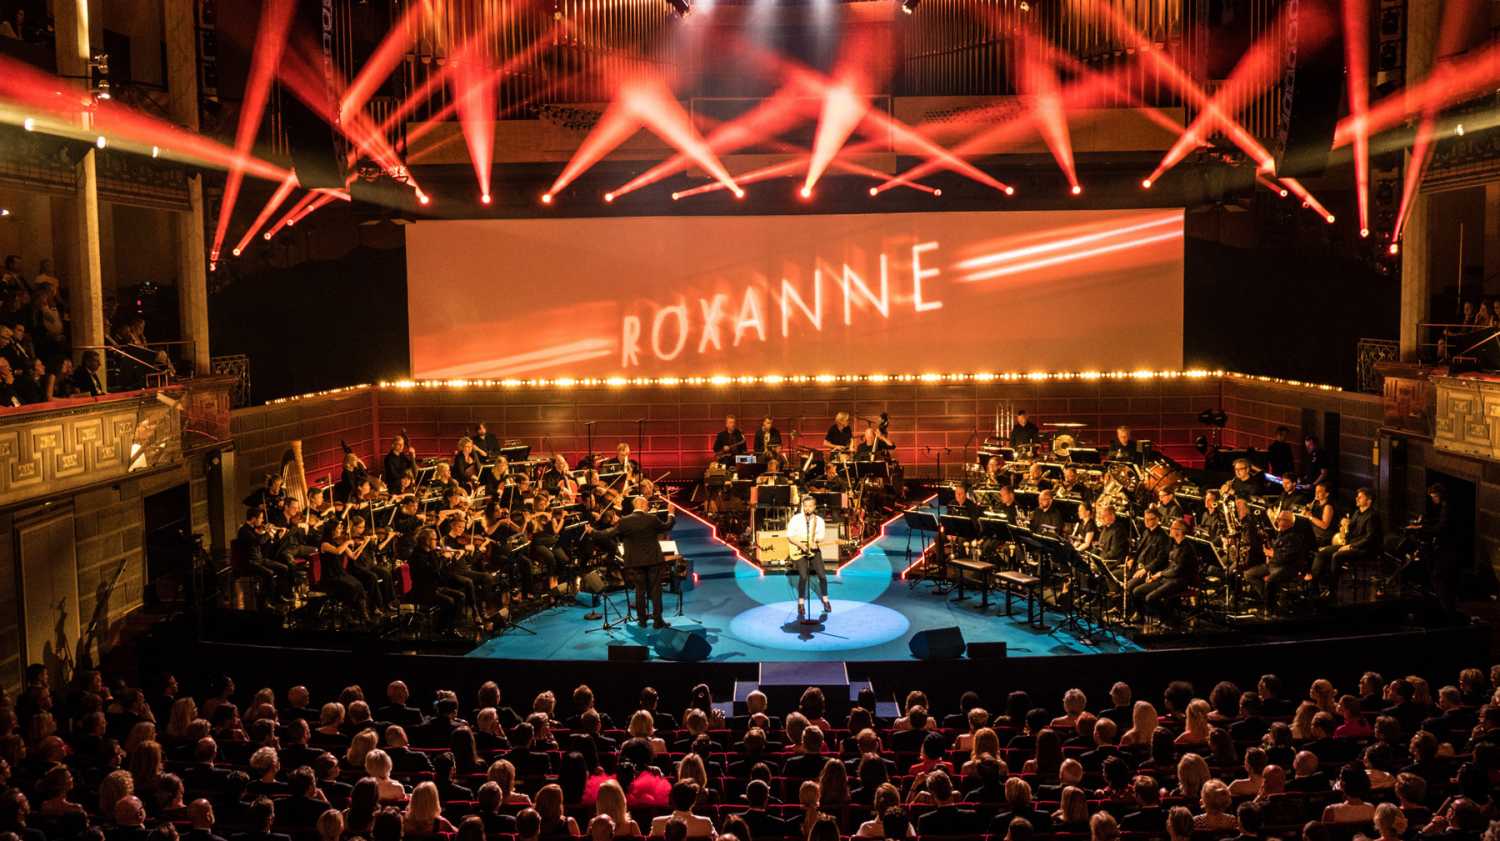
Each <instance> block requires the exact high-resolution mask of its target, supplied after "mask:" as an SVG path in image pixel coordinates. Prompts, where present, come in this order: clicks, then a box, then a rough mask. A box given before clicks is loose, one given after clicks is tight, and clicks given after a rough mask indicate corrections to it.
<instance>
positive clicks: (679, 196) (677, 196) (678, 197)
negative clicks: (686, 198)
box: [672, 193, 682, 201]
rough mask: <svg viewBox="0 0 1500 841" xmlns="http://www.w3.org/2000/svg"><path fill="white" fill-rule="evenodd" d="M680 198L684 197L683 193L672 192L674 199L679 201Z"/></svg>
mask: <svg viewBox="0 0 1500 841" xmlns="http://www.w3.org/2000/svg"><path fill="white" fill-rule="evenodd" d="M680 198H682V194H681V193H673V194H672V201H677V200H678V199H680Z"/></svg>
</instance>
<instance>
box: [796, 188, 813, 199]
mask: <svg viewBox="0 0 1500 841" xmlns="http://www.w3.org/2000/svg"><path fill="white" fill-rule="evenodd" d="M797 194H798V195H800V196H802V198H804V199H810V198H812V188H811V187H803V188H802V189H800V190H798V191H797Z"/></svg>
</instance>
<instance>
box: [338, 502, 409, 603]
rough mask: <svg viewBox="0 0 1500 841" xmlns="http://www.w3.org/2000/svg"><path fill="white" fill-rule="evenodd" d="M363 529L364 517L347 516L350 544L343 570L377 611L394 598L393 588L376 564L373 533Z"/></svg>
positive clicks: (364, 527)
mask: <svg viewBox="0 0 1500 841" xmlns="http://www.w3.org/2000/svg"><path fill="white" fill-rule="evenodd" d="M365 530H366V525H365V518H364V517H361V516H353V517H350V518H349V539H350V540H351V541H352V544H351V545H350V547H349V554H350V557H349V563H348V565H347V566H346V567H345V568H344V571H345V572H347V573H349V577H350V578H353V579H354V580H355V581H358V582H359V584H360V586H361V587H363V588H364V590H365V601H366V603H368V604H370V605H372V606H374V607H375V609H376V610H377V611H378V610H379V609H380V608H382V607H386V606H388V605H390V604H391V603H392V602H394V601H395V600H396V598H395V589H394V587H392V585H391V581H390V577H389V576H387V575H385V574H384V570H382V569H380V567H379V566H378V565H377V564H376V560H375V553H376V545H375V543H374V535H367V534H366V533H365Z"/></svg>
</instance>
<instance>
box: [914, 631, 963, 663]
mask: <svg viewBox="0 0 1500 841" xmlns="http://www.w3.org/2000/svg"><path fill="white" fill-rule="evenodd" d="M907 647H908V648H910V649H911V654H912V656H913V657H915V658H917V659H918V660H953V659H956V658H958V657H962V656H963V653H964V633H963V631H960V630H959V629H958V628H957V627H953V628H931V629H929V630H926V631H918V632H916V633H915V634H913V635H912V638H911V642H910V643H908V646H907Z"/></svg>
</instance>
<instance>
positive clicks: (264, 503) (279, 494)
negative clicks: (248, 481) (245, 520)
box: [244, 472, 286, 511]
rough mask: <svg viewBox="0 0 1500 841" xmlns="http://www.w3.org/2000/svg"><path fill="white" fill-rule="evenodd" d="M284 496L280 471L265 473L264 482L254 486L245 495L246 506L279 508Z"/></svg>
mask: <svg viewBox="0 0 1500 841" xmlns="http://www.w3.org/2000/svg"><path fill="white" fill-rule="evenodd" d="M285 498H286V489H285V488H284V487H283V484H282V481H281V473H280V472H276V473H267V474H266V481H265V484H264V485H262V486H260V487H258V488H256V489H255V490H254V491H253V492H251V494H250V495H249V496H247V497H245V500H244V502H245V507H246V508H264V509H265V510H267V511H270V510H271V509H273V508H280V507H281V501H282V500H283V499H285Z"/></svg>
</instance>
